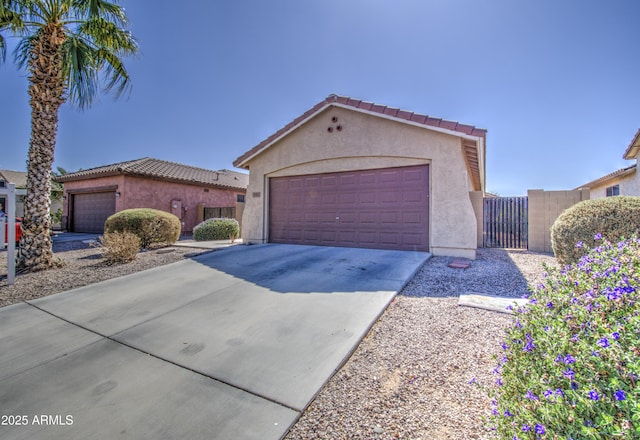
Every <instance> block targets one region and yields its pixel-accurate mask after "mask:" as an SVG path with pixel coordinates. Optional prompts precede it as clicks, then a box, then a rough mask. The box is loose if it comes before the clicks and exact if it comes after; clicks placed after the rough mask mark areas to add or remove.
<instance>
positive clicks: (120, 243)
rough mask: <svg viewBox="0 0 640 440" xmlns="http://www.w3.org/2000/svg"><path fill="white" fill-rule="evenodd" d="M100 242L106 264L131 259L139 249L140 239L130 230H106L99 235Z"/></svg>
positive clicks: (134, 257)
mask: <svg viewBox="0 0 640 440" xmlns="http://www.w3.org/2000/svg"><path fill="white" fill-rule="evenodd" d="M100 244H101V245H102V248H101V250H102V257H103V258H104V259H105V261H106V263H107V264H116V263H128V262H129V261H133V260H135V259H136V256H137V255H138V251H139V250H140V239H139V238H138V236H137V235H135V234H133V233H131V232H107V233H105V234H104V235H103V236H101V237H100Z"/></svg>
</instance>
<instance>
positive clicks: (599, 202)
mask: <svg viewBox="0 0 640 440" xmlns="http://www.w3.org/2000/svg"><path fill="white" fill-rule="evenodd" d="M638 233H640V197H629V196H617V197H606V198H602V199H593V200H585V201H583V202H580V203H578V204H576V205H574V206H572V207H570V208H568V209H566V210H565V211H564V212H563V213H562V214H560V216H559V217H558V218H557V219H556V221H555V223H554V224H553V226H552V227H551V246H552V247H553V253H554V254H555V256H556V258H558V261H559V262H560V264H563V265H564V264H571V263H575V262H576V261H578V260H579V259H580V257H581V256H582V255H584V254H586V253H587V251H588V250H589V249H591V248H593V247H594V246H596V243H595V241H594V239H593V238H594V237H595V236H596V234H602V237H603V238H606V239H607V240H609V241H611V242H616V243H617V242H618V241H619V240H621V239H623V238H629V237H631V236H632V235H633V234H638ZM579 243H581V244H582V245H579V246H577V247H576V244H579Z"/></svg>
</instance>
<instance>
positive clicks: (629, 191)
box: [589, 165, 640, 199]
mask: <svg viewBox="0 0 640 440" xmlns="http://www.w3.org/2000/svg"><path fill="white" fill-rule="evenodd" d="M614 185H620V195H621V196H640V173H638V168H637V165H636V172H635V173H632V174H631V175H626V176H623V177H621V178H617V179H612V180H609V181H608V182H607V183H606V184H604V185H602V186H594V187H591V188H589V189H590V191H591V198H592V199H599V198H602V197H606V196H607V188H609V187H611V186H614Z"/></svg>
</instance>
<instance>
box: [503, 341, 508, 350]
mask: <svg viewBox="0 0 640 440" xmlns="http://www.w3.org/2000/svg"><path fill="white" fill-rule="evenodd" d="M501 347H502V349H503V350H506V349H507V348H509V346H508V345H507V343H506V342H503V343H502V345H501Z"/></svg>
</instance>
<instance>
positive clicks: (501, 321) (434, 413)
mask: <svg viewBox="0 0 640 440" xmlns="http://www.w3.org/2000/svg"><path fill="white" fill-rule="evenodd" d="M450 261H451V258H447V257H433V258H431V259H430V260H428V261H427V263H426V264H425V265H424V266H423V267H422V268H421V269H420V270H419V271H418V273H417V274H416V275H415V276H414V278H413V279H412V280H411V281H410V282H409V283H408V285H407V286H406V287H405V289H404V290H403V291H402V292H401V294H400V295H398V296H397V297H396V299H395V300H394V301H393V303H392V304H391V305H390V306H389V308H388V309H387V310H386V312H385V313H384V314H383V315H382V317H381V318H380V319H379V320H378V321H377V322H376V323H375V325H374V326H373V327H372V329H371V331H370V332H369V334H368V335H367V337H365V339H364V340H363V341H362V343H361V344H360V346H359V347H358V348H357V350H356V351H355V352H354V354H353V355H352V357H351V358H350V359H349V361H348V362H347V363H346V364H345V365H344V366H343V367H342V368H341V369H340V370H339V371H338V372H337V373H336V375H335V376H334V377H333V378H332V379H331V380H330V381H329V382H328V383H327V384H326V385H325V387H324V388H323V389H322V391H321V392H320V393H319V395H318V396H317V397H316V399H315V400H314V401H313V403H312V404H311V405H310V406H309V408H308V409H307V411H306V412H305V413H304V415H303V416H302V417H301V418H300V420H299V421H298V423H297V424H296V425H295V426H294V427H293V428H292V429H291V431H290V432H289V434H288V436H287V437H286V439H287V440H293V439H413V440H417V439H424V440H439V439H443V440H444V439H488V438H490V432H489V431H488V430H487V428H486V427H485V426H484V423H483V417H484V416H486V415H488V413H489V409H488V408H489V399H488V398H487V395H486V392H485V391H484V390H483V388H482V386H484V387H488V386H491V385H492V383H493V380H494V379H493V377H492V376H493V374H492V370H493V369H494V367H495V365H496V362H495V361H494V359H493V356H494V355H495V354H497V353H498V352H499V351H500V342H501V340H502V339H501V338H502V334H503V329H504V327H505V326H507V325H508V324H509V323H510V321H511V318H510V316H509V315H506V314H502V313H497V312H490V311H486V310H480V309H474V308H469V307H460V306H458V305H457V304H458V295H460V294H464V293H481V294H490V295H504V296H513V297H520V296H522V295H523V294H525V293H527V283H530V284H531V285H534V286H535V285H537V284H538V283H539V282H540V281H541V278H542V277H541V276H542V273H543V269H542V263H543V262H545V263H547V264H549V265H555V264H556V260H555V258H553V257H552V256H551V255H548V254H539V253H532V252H528V251H521V250H509V251H505V250H501V249H481V250H479V252H478V259H477V260H475V261H472V262H471V265H470V267H469V268H468V269H452V268H449V267H447V264H448V263H449V262H450Z"/></svg>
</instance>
